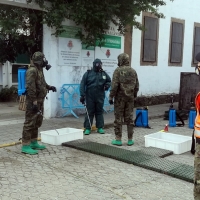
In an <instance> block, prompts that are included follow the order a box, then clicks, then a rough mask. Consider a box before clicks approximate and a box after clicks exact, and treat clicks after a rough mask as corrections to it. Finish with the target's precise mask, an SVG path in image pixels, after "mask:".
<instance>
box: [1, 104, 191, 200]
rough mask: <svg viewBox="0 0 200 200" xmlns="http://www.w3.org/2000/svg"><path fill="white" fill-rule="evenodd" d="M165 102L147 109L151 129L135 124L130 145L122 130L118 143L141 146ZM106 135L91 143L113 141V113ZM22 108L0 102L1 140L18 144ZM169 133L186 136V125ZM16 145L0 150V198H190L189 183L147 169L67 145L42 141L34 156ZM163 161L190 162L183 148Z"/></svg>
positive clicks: (52, 124)
mask: <svg viewBox="0 0 200 200" xmlns="http://www.w3.org/2000/svg"><path fill="white" fill-rule="evenodd" d="M168 107H169V104H164V105H158V106H150V107H149V125H150V126H151V127H152V129H145V128H135V133H134V140H135V144H134V146H131V147H128V146H126V142H127V139H126V136H127V133H126V129H125V128H124V129H123V146H122V147H119V148H126V149H129V150H133V151H134V150H138V149H141V148H144V135H146V134H150V133H154V132H157V131H159V130H161V129H163V128H164V126H165V124H166V123H167V121H164V120H163V119H162V118H161V116H162V115H163V114H164V111H165V110H167V109H168ZM104 116H105V123H106V134H104V135H100V134H98V133H96V132H93V133H92V134H91V135H89V136H84V137H87V139H89V140H91V141H96V142H99V143H104V144H108V145H110V142H111V140H112V139H114V132H113V128H112V127H111V123H112V122H113V119H114V118H113V113H109V114H105V115H104ZM23 122H24V112H22V111H18V110H17V104H16V103H9V104H7V103H4V104H3V103H0V136H1V140H0V144H5V143H11V142H17V141H18V139H19V138H20V137H21V132H22V127H23ZM82 123H83V116H81V117H80V118H79V119H76V118H74V117H73V116H70V117H65V118H53V119H46V120H44V123H43V126H42V127H41V129H40V131H45V130H51V129H56V128H64V127H72V128H82ZM169 132H172V133H176V134H181V135H188V136H191V134H192V130H191V129H189V128H188V126H187V124H186V125H185V127H181V128H178V127H176V128H169ZM20 149H21V145H16V146H10V147H6V148H0V155H1V158H0V200H1V199H2V200H4V199H8V200H12V199H19V200H25V199H26V200H28V199H31V200H32V199H41V200H68V199H69V200H79V199H81V200H83V199H87V200H104V199H105V200H110V199H113V200H118V199H119V200H121V199H128V200H132V199H136V200H137V199H141V200H159V199H162V200H172V199H177V200H178V199H181V200H183V199H184V200H192V199H193V194H192V193H193V191H192V190H193V184H191V183H188V182H186V181H182V180H179V179H176V178H172V177H170V176H167V175H165V174H160V173H157V172H154V171H151V170H146V169H143V168H140V167H136V166H134V165H130V164H126V163H123V162H120V161H116V160H113V159H109V158H105V157H101V156H98V155H93V154H90V153H87V152H83V151H79V150H75V149H72V148H68V147H62V146H53V145H48V144H47V149H46V150H43V151H40V152H39V154H38V155H35V156H31V155H24V154H21V153H20ZM165 159H169V160H174V161H176V162H180V163H185V164H188V165H192V166H193V155H192V154H190V152H186V153H184V154H181V155H171V156H168V157H166V158H165Z"/></svg>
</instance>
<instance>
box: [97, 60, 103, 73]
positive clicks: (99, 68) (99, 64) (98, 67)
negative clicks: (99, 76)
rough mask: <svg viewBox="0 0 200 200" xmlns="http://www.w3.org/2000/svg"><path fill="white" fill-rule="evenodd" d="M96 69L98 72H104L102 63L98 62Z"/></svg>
mask: <svg viewBox="0 0 200 200" xmlns="http://www.w3.org/2000/svg"><path fill="white" fill-rule="evenodd" d="M95 69H96V71H97V72H101V71H103V69H102V63H101V62H97V63H96V64H95Z"/></svg>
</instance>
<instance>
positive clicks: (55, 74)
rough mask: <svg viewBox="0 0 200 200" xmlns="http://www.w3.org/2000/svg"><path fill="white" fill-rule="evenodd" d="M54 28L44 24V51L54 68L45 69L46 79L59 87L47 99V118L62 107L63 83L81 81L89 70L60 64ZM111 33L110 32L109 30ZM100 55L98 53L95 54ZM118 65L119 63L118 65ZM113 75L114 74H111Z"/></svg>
mask: <svg viewBox="0 0 200 200" xmlns="http://www.w3.org/2000/svg"><path fill="white" fill-rule="evenodd" d="M64 25H70V26H75V24H74V23H73V22H70V21H67V23H65V24H64ZM53 32H54V30H52V29H50V28H48V27H47V26H46V25H44V37H43V52H44V54H45V57H46V59H47V60H48V62H49V64H51V65H52V68H51V69H50V70H49V71H46V70H45V69H44V74H45V79H46V82H47V83H48V84H49V85H52V86H56V87H57V93H53V92H52V91H50V92H49V93H48V94H47V97H48V99H46V100H45V109H44V114H45V117H46V118H50V117H55V116H56V115H57V113H58V112H59V109H60V101H59V100H58V99H59V97H60V88H61V87H62V85H63V84H75V83H78V84H79V83H80V81H81V79H82V75H83V74H84V73H85V72H86V71H87V67H82V66H80V67H79V69H77V68H76V69H75V68H74V67H69V66H59V65H58V50H59V49H58V38H56V37H55V36H53V35H51V34H52V33H53ZM109 33H110V32H109ZM121 42H122V44H121V45H122V51H123V49H124V39H123V37H122V40H121ZM95 56H96V57H98V56H97V55H95ZM117 56H118V55H116V58H117ZM116 67H117V65H116ZM111 75H112V74H111Z"/></svg>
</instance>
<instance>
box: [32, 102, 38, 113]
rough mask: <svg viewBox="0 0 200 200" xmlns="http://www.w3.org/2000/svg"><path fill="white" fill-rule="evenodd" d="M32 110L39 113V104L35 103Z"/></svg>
mask: <svg viewBox="0 0 200 200" xmlns="http://www.w3.org/2000/svg"><path fill="white" fill-rule="evenodd" d="M32 111H33V112H35V113H37V112H38V111H39V109H38V106H37V105H35V104H33V106H32Z"/></svg>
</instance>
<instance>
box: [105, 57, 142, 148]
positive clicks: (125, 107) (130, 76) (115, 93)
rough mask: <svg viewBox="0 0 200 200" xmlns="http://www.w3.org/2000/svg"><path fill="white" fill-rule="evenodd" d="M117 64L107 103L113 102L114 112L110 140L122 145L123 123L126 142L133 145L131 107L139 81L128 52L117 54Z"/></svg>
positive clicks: (114, 143)
mask: <svg viewBox="0 0 200 200" xmlns="http://www.w3.org/2000/svg"><path fill="white" fill-rule="evenodd" d="M118 66H119V67H118V68H117V69H115V71H114V73H113V78H112V84H111V91H110V96H109V103H110V104H113V103H114V114H115V121H114V130H115V140H113V141H112V144H113V145H118V146H121V145H122V142H121V138H122V125H123V124H125V125H127V132H128V143H127V144H128V145H133V144H134V141H133V109H134V99H135V98H136V97H137V92H138V90H139V81H138V77H137V73H136V71H135V70H134V69H133V68H131V67H130V64H129V55H128V54H126V53H122V54H120V55H119V56H118ZM113 98H114V102H113ZM123 120H124V122H123Z"/></svg>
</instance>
